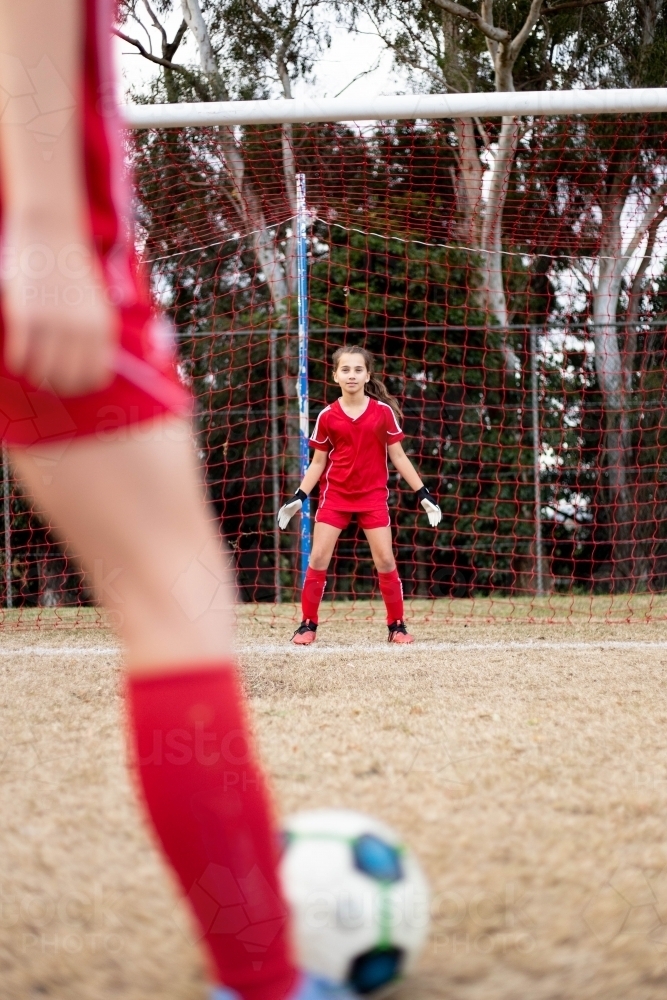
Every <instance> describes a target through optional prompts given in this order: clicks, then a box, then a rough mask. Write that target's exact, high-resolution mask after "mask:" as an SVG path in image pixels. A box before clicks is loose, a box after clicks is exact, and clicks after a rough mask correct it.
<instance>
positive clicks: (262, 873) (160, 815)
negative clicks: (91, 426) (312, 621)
mask: <svg viewBox="0 0 667 1000" xmlns="http://www.w3.org/2000/svg"><path fill="white" fill-rule="evenodd" d="M61 451H62V449H61V448H59V447H54V448H53V449H45V448H43V447H42V448H41V449H40V454H39V457H38V458H36V457H35V456H34V455H32V454H31V453H29V452H27V451H22V450H20V449H14V450H13V452H12V458H13V461H14V464H15V466H16V469H17V471H18V473H19V475H20V476H21V477H22V478H23V480H24V481H25V483H26V485H27V486H28V488H29V489H30V491H31V492H32V494H33V495H34V496H35V497H36V499H37V500H38V501H39V503H40V504H41V506H42V508H43V510H45V511H47V512H48V514H49V515H50V517H51V518H52V519H53V522H54V524H55V525H57V527H58V530H59V531H60V533H61V535H62V536H63V537H64V538H66V539H67V540H68V542H70V543H71V546H72V550H73V551H75V552H76V553H77V554H79V555H80V556H81V558H82V561H83V565H84V568H85V569H86V571H87V573H88V575H89V578H90V580H91V584H92V586H93V587H94V589H95V592H96V594H97V596H98V598H99V600H100V601H101V602H102V603H103V604H104V605H105V606H106V607H107V608H109V609H110V610H111V611H113V612H115V613H116V615H117V616H118V626H119V631H120V633H121V636H122V639H123V641H124V644H125V647H126V650H127V658H128V666H129V670H130V674H131V676H130V678H129V681H128V684H127V691H126V694H127V701H128V710H129V715H130V721H131V727H132V741H133V748H132V749H133V756H134V758H135V764H136V767H137V771H138V775H139V778H140V781H141V784H142V787H143V792H144V796H145V801H146V806H147V809H148V812H149V813H150V816H151V818H152V820H153V823H154V825H155V829H156V831H157V833H158V836H159V837H160V840H161V842H162V846H163V849H164V852H165V854H166V856H167V858H168V860H169V862H170V863H171V865H172V867H173V869H174V871H175V872H176V875H177V876H178V879H179V880H180V883H181V886H182V888H183V891H184V893H185V894H186V895H187V897H188V899H189V902H190V905H191V906H192V909H193V911H194V914H195V917H196V919H197V920H198V922H199V925H200V927H201V934H202V937H203V938H204V939H205V940H206V943H207V945H208V948H209V957H210V960H211V974H212V977H213V979H214V980H215V981H217V982H220V983H225V984H226V985H228V986H230V987H232V988H233V989H235V990H236V991H237V992H238V993H239V994H240V996H241V998H242V1000H284V998H285V997H287V995H288V994H289V993H290V991H291V990H292V989H293V986H294V983H295V975H296V974H295V970H294V967H293V965H292V963H291V958H290V948H289V941H288V933H287V931H288V926H287V907H286V905H285V903H284V901H283V898H282V894H281V890H280V887H279V884H278V878H277V851H278V842H277V837H276V834H275V830H274V825H273V821H272V817H271V811H270V806H269V800H268V796H267V793H266V789H265V786H264V779H263V775H262V773H261V770H260V768H259V767H258V765H257V763H256V758H255V754H254V750H253V747H252V741H251V737H250V733H249V729H248V726H247V721H246V718H245V712H244V708H243V698H242V694H241V690H240V685H239V682H238V679H237V676H236V671H235V664H234V661H233V653H232V640H233V637H232V632H233V609H232V589H231V586H230V582H229V579H228V572H227V570H226V568H225V565H224V559H223V555H222V547H221V543H220V539H219V537H218V534H217V531H216V530H215V529H214V528H213V526H212V522H211V519H210V513H209V512H208V510H207V507H206V504H205V501H204V494H203V490H202V487H201V485H200V483H199V478H198V473H197V470H196V465H195V460H194V452H193V447H192V443H191V441H190V434H189V428H188V426H187V425H186V424H185V423H183V422H182V421H180V420H177V419H175V418H166V419H164V420H162V421H157V422H155V423H154V424H152V425H146V424H142V425H139V426H137V427H134V428H131V429H130V430H129V431H128V433H127V435H126V439H125V440H123V441H115V442H110V441H98V440H95V439H93V438H82V439H78V440H76V441H74V442H72V443H71V444H69V445H68V446H67V447H66V448H65V450H64V452H63V453H62V454H61ZM49 458H50V461H49ZM45 459H46V460H47V461H48V463H49V464H48V467H46V466H45V464H44V462H45ZM45 468H47V474H46V475H45ZM230 900H233V901H234V903H235V906H234V907H232V909H233V910H234V919H233V920H231V921H230V919H229V918H228V916H227V915H228V914H229V909H230Z"/></svg>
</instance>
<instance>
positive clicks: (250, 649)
mask: <svg viewBox="0 0 667 1000" xmlns="http://www.w3.org/2000/svg"><path fill="white" fill-rule="evenodd" d="M296 648H298V649H299V652H298V653H297V654H296V655H298V656H300V655H302V653H305V652H306V650H307V649H313V648H314V650H315V652H320V653H382V652H389V650H390V649H392V651H393V650H395V649H396V648H397V647H396V646H390V644H389V643H388V642H383V643H368V644H366V643H364V644H363V645H361V644H358V645H349V646H344V645H329V644H326V643H315V644H314V645H312V646H308V647H300V648H299V647H296ZM296 648H295V647H294V646H292V645H291V644H290V643H289V642H283V643H271V644H264V645H257V646H249V645H245V646H239V652H240V653H243V654H244V655H250V654H252V653H265V654H267V655H268V654H276V653H285V652H287V651H288V650H290V651H296ZM400 648H406V649H414V650H423V651H425V652H428V651H431V652H436V651H440V652H452V653H461V652H463V651H465V650H469V649H470V650H476V651H487V650H493V649H497V650H510V649H516V650H525V651H528V650H531V651H532V652H535V651H536V650H537V651H539V650H540V649H579V650H590V651H593V650H596V649H597V650H605V649H655V650H658V649H667V642H643V641H641V640H636V641H635V640H628V641H626V642H623V641H620V640H619V641H616V640H611V639H610V640H601V641H600V642H567V641H564V642H552V641H551V640H544V641H539V640H534V641H533V640H531V641H528V642H513V641H507V642H503V641H500V642H413V643H412V644H411V645H409V646H405V647H403V646H401V647H400ZM306 655H307V653H306Z"/></svg>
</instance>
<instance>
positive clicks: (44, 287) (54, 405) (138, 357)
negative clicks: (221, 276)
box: [0, 0, 190, 454]
mask: <svg viewBox="0 0 667 1000" xmlns="http://www.w3.org/2000/svg"><path fill="white" fill-rule="evenodd" d="M81 2H82V4H83V9H84V11H85V32H86V45H85V60H84V66H83V79H82V81H81V93H82V115H81V122H82V128H81V139H80V141H81V158H82V163H83V168H84V176H85V184H86V191H85V194H86V201H87V208H88V222H89V229H90V233H91V235H92V238H93V244H94V246H95V252H96V254H97V261H98V264H99V268H100V271H101V274H102V276H103V280H104V284H105V287H106V292H107V297H108V301H109V302H110V303H112V305H113V307H114V308H115V310H116V316H117V330H118V350H117V353H116V359H115V365H114V372H113V378H112V379H111V381H110V383H109V384H108V385H107V386H106V387H105V388H104V389H102V390H100V391H99V392H93V393H87V394H86V395H81V396H72V397H59V396H58V395H57V394H56V393H55V392H53V391H52V390H51V389H50V387H49V386H48V385H42V386H34V385H31V384H30V383H28V382H27V381H26V380H25V379H23V378H17V377H16V376H15V375H13V374H12V373H10V372H8V371H7V369H6V368H5V366H4V362H3V361H2V354H3V353H4V352H3V350H2V347H3V344H2V341H3V340H4V324H3V320H2V310H1V308H0V437H1V438H2V440H3V441H6V442H7V443H8V444H10V445H18V446H22V447H27V448H31V450H33V451H34V450H35V449H37V450H38V451H39V450H41V449H42V448H43V447H44V446H45V445H52V444H53V445H56V444H58V445H59V447H60V448H61V449H62V448H63V447H66V445H67V442H68V441H70V440H72V439H74V438H77V437H81V436H93V437H96V438H98V439H99V440H101V441H102V440H114V439H115V440H120V439H122V438H123V437H124V436H127V435H128V434H129V433H130V431H131V429H132V428H133V427H135V425H137V424H142V423H145V422H147V421H152V420H154V419H155V418H159V417H161V416H163V415H165V414H170V413H173V414H178V415H187V414H188V413H189V412H190V398H189V394H188V392H187V391H186V390H185V389H184V388H183V386H181V385H180V383H179V380H178V378H177V376H176V370H175V365H174V345H173V337H172V333H171V328H170V326H169V324H168V323H167V322H166V321H165V320H163V319H161V318H160V317H158V316H156V315H155V314H154V311H153V308H152V304H151V300H150V294H149V290H148V284H147V282H146V280H145V278H144V277H142V275H141V274H140V273H139V267H138V264H137V262H136V259H135V254H134V247H133V245H132V239H131V238H128V229H129V225H128V220H129V218H130V217H131V197H130V191H129V186H128V185H127V184H126V183H125V181H124V167H123V147H122V144H121V139H120V123H119V121H118V115H117V110H116V107H115V101H114V99H113V94H114V89H115V88H114V83H113V74H112V68H111V50H110V45H109V37H108V35H109V33H108V30H107V26H108V23H109V19H110V16H111V15H110V13H109V10H108V9H107V8H108V7H109V5H110V3H111V0H81ZM40 67H41V64H40ZM35 79H36V80H37V84H36V92H35V95H34V98H33V97H24V96H21V97H17V98H10V101H9V105H11V102H12V100H15V101H17V102H19V104H20V108H21V113H22V114H23V115H26V114H29V113H31V114H32V118H31V121H30V124H29V126H27V127H29V128H30V129H32V130H33V131H34V133H35V135H36V136H41V137H42V138H43V137H44V136H48V137H50V138H51V139H52V140H53V141H54V142H55V141H56V140H57V139H58V137H59V131H58V129H59V126H58V122H59V121H60V118H59V116H58V114H55V116H54V115H49V114H44V113H42V112H43V104H49V99H50V94H51V93H60V92H61V91H62V87H60V89H59V78H58V74H57V71H56V69H55V67H51V68H50V69H49V68H48V67H47V68H46V69H45V70H44V72H41V70H40V74H38V75H37V76H36V77H35ZM63 101H64V102H65V105H64V106H63V108H62V109H61V108H59V107H58V108H55V107H51V106H50V105H49V110H52V111H53V112H54V113H55V112H62V114H65V113H66V112H67V113H68V114H71V111H72V108H71V107H70V106H69V105H70V104H71V103H72V99H71V98H69V97H64V98H63ZM21 102H23V103H21ZM30 102H32V104H31V103H30ZM31 108H32V111H30V109H31ZM5 113H6V114H7V115H8V116H9V117H11V114H12V107H11V106H8V108H6V109H5ZM61 117H62V115H61ZM56 119H57V121H56ZM63 120H64V121H65V122H67V115H65V118H64V119H63ZM54 123H55V124H54ZM54 129H55V132H53V130H54ZM52 132H53V134H52ZM6 198H7V192H6V191H0V214H1V213H2V203H3V202H6ZM69 250H71V253H69V254H68V253H67V252H65V251H63V253H62V254H60V255H59V256H58V257H57V259H55V257H54V254H53V253H52V252H51V251H50V250H49V248H48V247H46V246H43V245H41V244H35V245H34V246H32V247H28V248H27V249H26V250H25V251H24V252H23V253H21V255H20V256H19V255H18V254H17V253H15V252H14V251H13V248H12V247H10V246H6V245H5V246H3V248H2V261H1V263H0V267H2V270H3V272H4V273H5V274H6V277H7V278H8V279H11V276H12V270H16V269H18V268H22V269H23V270H24V273H25V274H26V275H27V277H29V278H30V277H33V278H35V279H36V283H35V285H34V286H33V287H34V289H35V295H38V294H41V295H43V297H44V300H45V303H48V302H49V301H51V299H50V296H51V295H52V294H53V292H54V291H55V288H56V287H60V285H61V284H62V283H57V282H56V283H54V285H53V287H52V288H51V287H49V284H48V275H49V273H51V272H53V271H54V270H55V268H58V269H59V270H60V276H62V275H63V274H65V275H66V276H71V278H72V285H71V287H70V288H69V289H67V288H66V289H65V292H63V297H64V296H65V295H66V294H68V295H69V296H70V298H71V299H72V301H71V302H69V303H68V304H70V305H76V304H78V302H79V299H80V298H81V296H82V294H84V293H85V285H81V284H80V283H79V281H80V278H81V277H83V275H80V276H79V275H77V270H82V269H83V270H85V261H84V262H83V263H82V260H81V258H80V255H79V254H80V248H77V247H74V246H73V247H71V248H69ZM38 278H39V279H40V280H39V281H37V279H38ZM77 279H78V280H77ZM134 433H135V434H138V433H140V432H139V430H136V431H135V432H134ZM141 433H143V432H141ZM56 450H57V449H56ZM51 451H52V449H49V454H50V453H51Z"/></svg>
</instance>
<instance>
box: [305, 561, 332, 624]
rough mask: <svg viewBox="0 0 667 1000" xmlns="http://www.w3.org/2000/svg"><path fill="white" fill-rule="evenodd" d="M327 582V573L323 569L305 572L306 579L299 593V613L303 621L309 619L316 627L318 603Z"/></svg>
mask: <svg viewBox="0 0 667 1000" xmlns="http://www.w3.org/2000/svg"><path fill="white" fill-rule="evenodd" d="M326 582H327V571H326V570H325V569H311V568H310V566H309V567H308V569H307V570H306V579H305V580H304V581H303V590H302V592H301V613H302V616H303V618H304V619H306V618H310V620H311V622H314V623H315V625H317V623H318V621H319V618H318V613H319V609H320V601H321V600H322V594H323V593H324V586H325V584H326Z"/></svg>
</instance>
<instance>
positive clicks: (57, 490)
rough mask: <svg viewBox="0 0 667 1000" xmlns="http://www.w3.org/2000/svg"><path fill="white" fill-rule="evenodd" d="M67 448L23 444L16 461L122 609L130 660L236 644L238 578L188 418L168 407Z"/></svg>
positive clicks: (221, 650)
mask: <svg viewBox="0 0 667 1000" xmlns="http://www.w3.org/2000/svg"><path fill="white" fill-rule="evenodd" d="M61 451H62V448H61V447H60V446H53V459H52V461H51V462H49V463H48V466H47V465H45V462H44V459H45V457H46V458H48V454H49V450H48V449H47V448H45V447H43V446H42V447H41V448H40V451H39V457H34V456H33V455H32V453H31V452H29V451H24V450H21V449H16V448H15V449H12V461H13V463H14V466H15V468H16V470H17V472H18V474H19V476H20V477H21V479H23V481H24V482H25V483H26V485H27V487H28V489H29V491H30V492H31V493H32V495H33V496H34V497H35V498H36V500H38V502H39V504H40V505H41V507H42V508H43V509H44V510H46V511H48V513H49V515H50V517H51V518H52V519H53V523H54V525H55V526H56V527H57V530H58V531H59V533H60V534H61V536H62V537H64V538H66V539H67V541H68V542H69V543H70V545H71V550H72V551H73V552H75V553H76V554H77V555H79V556H80V557H81V559H82V563H83V566H84V569H85V570H86V573H87V576H88V579H89V581H90V585H91V587H92V589H93V590H94V592H95V594H96V597H97V598H98V600H99V601H100V602H101V603H102V604H103V605H104V606H105V607H106V608H107V609H108V610H110V611H111V612H113V616H112V617H113V619H114V621H117V622H118V629H119V632H120V634H121V638H122V639H123V642H124V645H125V649H126V657H127V666H128V669H129V670H130V672H135V671H136V672H141V673H145V672H150V671H151V670H154V669H156V670H159V671H161V672H164V671H165V670H168V669H169V668H170V666H171V665H174V666H175V667H177V668H178V669H179V670H180V669H181V668H182V665H183V663H185V662H195V663H197V664H198V665H199V666H200V667H201V666H202V665H204V664H206V663H211V664H215V663H217V662H219V661H220V659H221V658H228V657H229V656H231V655H232V649H233V611H232V605H233V598H232V588H231V585H230V579H229V572H228V570H227V568H226V566H225V564H224V559H223V550H222V545H221V542H220V538H219V534H218V531H217V529H216V528H215V527H214V526H213V523H212V520H211V512H210V509H209V508H208V507H207V504H206V502H205V499H204V493H203V489H202V486H201V484H200V481H199V473H198V470H197V469H196V465H195V456H194V449H193V445H192V442H191V437H190V430H189V426H188V424H187V423H186V422H185V421H182V420H180V419H177V418H173V417H168V418H165V419H164V420H161V421H156V422H155V423H154V424H148V425H145V424H141V425H139V426H138V427H134V428H130V429H129V430H128V432H127V435H126V437H125V439H124V440H121V441H105V440H102V441H99V440H96V439H94V438H91V437H86V438H79V439H77V440H75V441H73V442H72V443H70V444H69V445H68V446H67V448H66V449H65V451H64V453H63V454H62V455H61V454H60V453H61ZM45 469H46V470H47V472H48V475H45Z"/></svg>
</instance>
